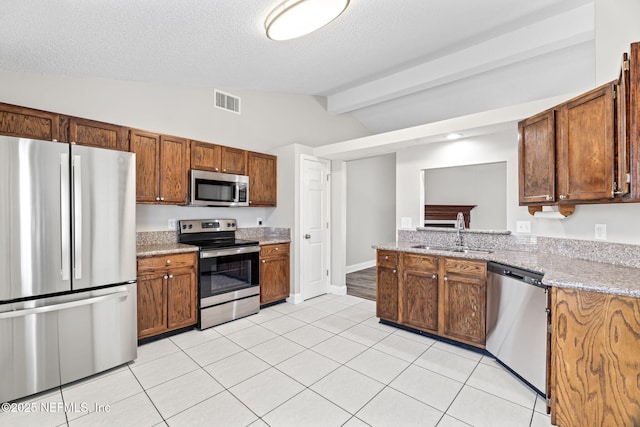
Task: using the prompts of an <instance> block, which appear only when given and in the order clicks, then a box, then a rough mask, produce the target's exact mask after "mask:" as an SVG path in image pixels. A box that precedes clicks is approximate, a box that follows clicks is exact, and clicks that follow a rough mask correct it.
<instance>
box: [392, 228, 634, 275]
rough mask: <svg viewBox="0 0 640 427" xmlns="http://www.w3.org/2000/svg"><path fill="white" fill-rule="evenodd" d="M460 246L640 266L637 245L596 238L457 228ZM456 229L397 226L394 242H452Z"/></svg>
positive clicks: (446, 243) (444, 244)
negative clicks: (538, 235) (461, 243)
mask: <svg viewBox="0 0 640 427" xmlns="http://www.w3.org/2000/svg"><path fill="white" fill-rule="evenodd" d="M461 234H462V240H463V244H464V246H468V247H470V248H483V249H494V250H506V251H523V252H539V253H543V254H547V255H549V254H550V255H559V256H565V257H569V258H577V259H583V260H586V261H594V262H603V263H607V264H615V265H621V266H626V267H637V268H640V245H633V244H626V243H611V242H600V241H593V240H575V239H562V238H557V237H536V236H530V235H521V234H507V233H500V232H493V231H488V232H486V233H483V232H481V231H475V230H463V231H462V232H461ZM455 240H456V230H452V229H443V230H437V229H435V230H434V229H426V228H421V229H418V230H416V231H413V230H398V242H411V243H420V244H428V245H432V246H453V245H455Z"/></svg>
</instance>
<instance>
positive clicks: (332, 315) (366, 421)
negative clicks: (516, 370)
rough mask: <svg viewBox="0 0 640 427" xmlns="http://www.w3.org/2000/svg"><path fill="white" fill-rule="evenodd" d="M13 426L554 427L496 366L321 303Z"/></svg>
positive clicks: (163, 349) (115, 378)
mask: <svg viewBox="0 0 640 427" xmlns="http://www.w3.org/2000/svg"><path fill="white" fill-rule="evenodd" d="M17 403H18V404H20V405H21V406H20V409H21V412H0V425H3V426H4V425H6V426H38V427H42V426H67V425H68V426H71V427H75V426H96V425H104V426H107V425H117V426H135V427H140V426H165V425H169V426H198V425H203V426H225V427H229V426H249V425H250V426H265V425H267V426H296V427H305V426H322V427H325V426H326V427H330V426H347V427H356V426H367V425H369V426H394V427H395V426H421V427H426V426H439V427H448V426H491V427H496V426H509V427H518V426H531V427H542V426H549V425H551V424H550V419H549V417H548V416H547V415H546V414H545V410H544V402H543V400H542V399H541V398H539V397H537V396H536V394H535V393H534V392H533V391H531V390H530V389H529V388H527V387H526V386H525V385H524V384H522V383H521V382H520V381H519V380H517V379H516V378H515V377H514V376H512V375H511V374H509V373H508V372H507V371H506V370H504V369H503V368H502V367H501V366H500V365H499V364H497V363H496V362H495V360H493V359H492V358H490V357H487V356H482V355H481V354H478V353H475V352H471V351H468V350H465V349H461V348H458V347H455V346H452V345H448V344H445V343H442V342H439V341H435V340H433V339H430V338H427V337H423V336H421V335H417V334H413V333H410V332H406V331H403V330H399V329H396V328H392V327H389V326H386V325H382V324H380V323H378V319H377V318H376V317H375V303H374V302H372V301H368V300H364V299H360V298H357V297H354V296H349V295H345V296H337V295H323V296H321V297H318V298H314V299H312V300H309V301H306V302H304V303H302V304H297V305H293V304H288V303H287V304H279V305H276V306H273V307H269V308H266V309H263V310H261V311H260V313H259V314H256V315H253V316H250V317H247V318H244V319H240V320H237V321H234V322H230V323H227V324H225V325H220V326H218V327H215V328H211V329H208V330H206V331H196V330H194V331H190V332H186V333H183V334H180V335H176V336H173V337H170V338H165V339H163V340H160V341H155V342H152V343H149V344H145V345H143V346H140V347H139V348H138V358H137V359H136V360H135V361H134V362H131V363H129V364H128V365H124V366H121V367H119V368H116V369H113V370H110V371H108V372H105V373H102V374H99V375H96V376H93V377H91V378H88V379H85V380H82V381H79V382H76V383H73V384H69V385H66V386H63V387H59V388H56V389H53V390H51V391H49V392H45V393H41V394H39V395H35V396H32V397H30V398H27V399H24V400H22V401H19V402H17Z"/></svg>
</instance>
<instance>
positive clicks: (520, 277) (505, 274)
mask: <svg viewBox="0 0 640 427" xmlns="http://www.w3.org/2000/svg"><path fill="white" fill-rule="evenodd" d="M502 274H503V275H504V276H507V277H513V278H514V279H517V280H520V281H522V282H524V281H525V279H524V276H522V275H520V274H516V273H514V272H513V271H511V270H503V271H502Z"/></svg>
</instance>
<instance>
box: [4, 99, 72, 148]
mask: <svg viewBox="0 0 640 427" xmlns="http://www.w3.org/2000/svg"><path fill="white" fill-rule="evenodd" d="M59 132H60V116H59V115H58V114H54V113H49V112H47V111H40V110H33V109H31V108H24V107H18V106H16V105H9V104H2V103H0V134H1V135H9V136H17V137H19V138H31V139H42V140H46V141H59V140H60V137H59Z"/></svg>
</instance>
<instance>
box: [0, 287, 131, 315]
mask: <svg viewBox="0 0 640 427" xmlns="http://www.w3.org/2000/svg"><path fill="white" fill-rule="evenodd" d="M127 296H129V289H127V287H126V286H123V287H120V288H119V289H118V291H116V292H114V293H111V294H107V295H100V296H97V297H93V298H88V299H80V300H75V301H69V302H63V303H61V304H53V305H45V306H42V307H33V308H25V309H23V310H13V311H6V312H4V313H0V320H3V319H11V318H13V317H24V316H29V315H31V314H42V313H48V312H50V311H60V310H64V309H67V308H74V307H81V306H83V305H91V304H96V303H98V302H102V301H107V300H112V299H118V298H125V297H127Z"/></svg>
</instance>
